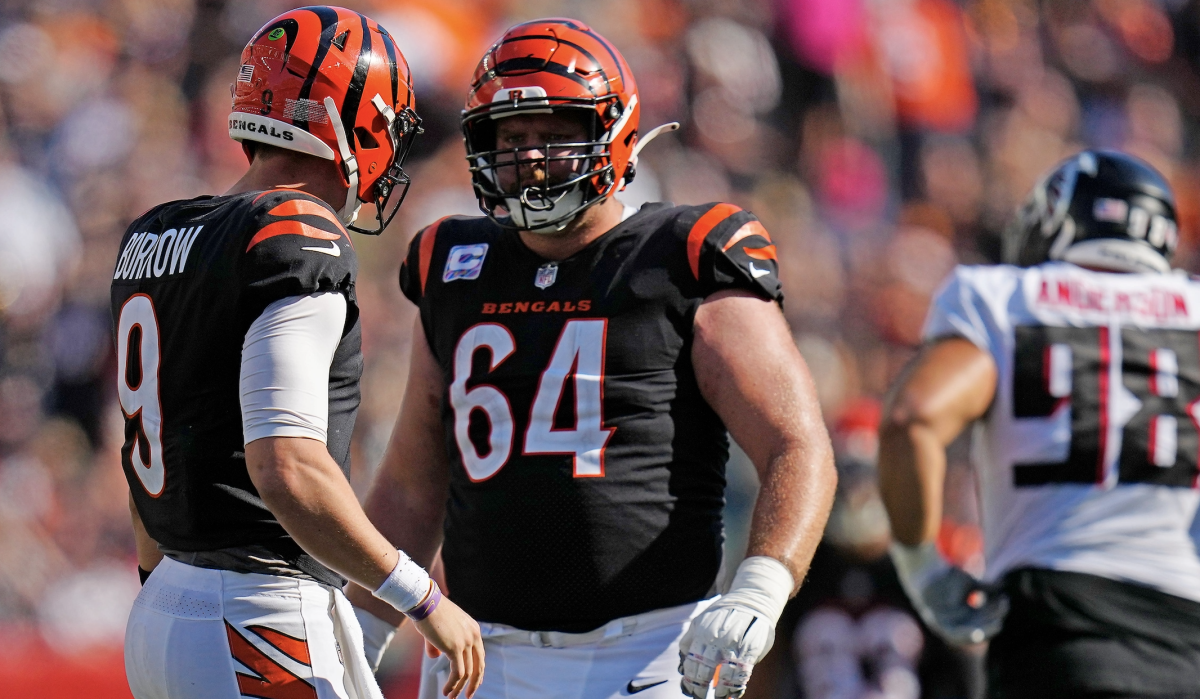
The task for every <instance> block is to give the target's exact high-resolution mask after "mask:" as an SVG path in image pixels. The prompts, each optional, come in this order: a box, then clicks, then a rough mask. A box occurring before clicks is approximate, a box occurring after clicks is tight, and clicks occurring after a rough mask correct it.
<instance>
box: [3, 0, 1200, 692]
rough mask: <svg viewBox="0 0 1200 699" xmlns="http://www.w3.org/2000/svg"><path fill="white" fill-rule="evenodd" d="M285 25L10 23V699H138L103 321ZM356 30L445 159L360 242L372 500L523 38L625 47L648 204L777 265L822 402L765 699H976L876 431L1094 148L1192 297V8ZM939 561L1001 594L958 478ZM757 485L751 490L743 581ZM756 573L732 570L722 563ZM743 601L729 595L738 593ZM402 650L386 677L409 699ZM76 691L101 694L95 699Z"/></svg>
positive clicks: (1035, 6) (201, 18) (952, 5)
mask: <svg viewBox="0 0 1200 699" xmlns="http://www.w3.org/2000/svg"><path fill="white" fill-rule="evenodd" d="M298 4H299V3H288V2H282V1H280V0H237V1H236V2H235V1H233V0H32V1H31V0H25V1H22V0H8V1H7V2H5V3H3V4H2V5H0V646H2V647H4V648H5V649H6V653H5V654H4V655H5V657H4V658H0V695H3V696H5V697H24V696H38V697H53V696H80V695H81V694H84V693H86V694H87V695H88V696H92V697H107V696H112V697H127V696H128V690H127V689H125V687H124V681H123V668H122V665H121V655H120V644H121V639H122V635H123V631H124V625H125V618H126V614H127V612H128V609H129V606H130V604H131V602H132V599H133V597H134V596H135V595H136V594H137V590H138V580H137V576H136V574H135V569H134V566H135V559H134V556H133V543H132V535H131V531H130V525H129V515H128V511H127V500H126V497H127V496H126V492H127V491H126V485H125V481H124V478H123V476H122V474H121V469H120V464H119V456H118V445H119V443H120V441H121V416H120V412H119V409H118V407H117V404H116V399H115V390H114V385H115V384H114V382H113V377H114V376H115V371H116V369H115V361H114V356H113V355H114V353H113V345H112V335H111V319H110V312H109V305H108V285H109V281H110V279H111V274H112V269H113V264H114V260H115V257H116V253H117V243H118V240H119V238H120V237H121V234H122V232H123V231H124V229H125V226H126V225H127V224H128V223H129V222H130V221H131V220H132V219H133V218H135V217H136V216H137V215H138V214H140V213H141V212H142V211H144V210H146V209H147V208H149V207H151V206H153V205H155V204H157V203H160V202H162V201H165V200H170V199H180V198H188V197H192V196H195V195H199V194H219V193H221V192H223V191H224V190H225V189H227V188H228V187H229V186H230V185H231V184H232V183H233V182H234V181H235V180H236V179H237V178H238V177H239V176H240V174H241V173H242V171H243V169H244V167H245V160H244V157H243V155H242V152H241V150H240V148H239V147H238V146H237V144H235V143H234V142H233V141H231V140H230V139H229V137H228V135H227V131H226V116H227V114H228V113H229V111H230V84H231V83H232V82H233V79H234V76H235V74H236V72H237V66H238V55H239V53H240V50H241V48H242V46H243V45H244V44H245V42H246V41H247V40H248V39H249V37H250V36H251V35H252V33H253V32H254V31H255V30H256V29H258V28H259V27H260V26H261V25H262V24H263V23H265V22H266V21H267V20H268V19H270V18H271V17H273V16H274V15H276V14H278V13H280V12H282V11H284V10H286V9H289V8H291V7H293V6H296V5H298ZM344 4H346V5H348V6H350V7H353V8H354V9H358V10H360V11H363V12H366V13H367V14H370V15H371V16H372V17H374V18H376V19H377V20H379V21H380V23H381V24H383V25H384V26H385V27H386V28H387V29H388V30H389V31H390V32H391V33H392V34H393V35H394V36H395V37H396V39H397V41H398V43H399V44H400V46H401V48H402V50H403V51H404V53H405V55H406V56H407V58H408V60H409V62H410V64H411V66H412V69H413V75H414V77H415V83H416V93H417V109H418V111H419V113H420V114H421V116H422V117H423V119H424V121H425V129H426V133H425V135H424V136H423V137H422V138H421V139H420V140H419V141H418V144H417V146H416V148H415V151H414V153H413V155H412V157H411V158H410V160H409V163H408V170H409V171H410V172H411V173H412V175H413V180H414V184H413V187H412V190H411V192H410V194H409V196H408V200H407V202H406V203H405V205H404V207H403V209H401V214H400V216H398V217H397V219H396V221H395V222H394V223H393V225H392V226H391V228H390V229H389V230H388V232H387V234H386V235H384V236H383V237H381V238H379V239H373V240H364V239H362V238H359V239H358V241H356V244H358V246H359V248H358V249H359V254H360V260H361V263H362V273H361V276H360V281H359V286H358V295H359V301H360V305H361V307H362V309H363V321H364V322H363V326H364V353H365V355H366V375H365V376H364V381H363V398H364V402H363V406H362V410H361V412H360V413H359V418H358V427H357V432H356V435H355V443H354V454H353V456H354V460H353V469H354V477H353V481H354V485H355V487H356V489H357V490H358V491H359V492H360V493H362V492H363V491H364V489H365V487H366V484H367V483H368V482H369V479H370V474H371V471H372V469H373V467H374V466H375V465H376V464H377V463H378V460H379V458H380V456H381V453H382V450H383V446H384V444H385V442H386V440H387V437H388V434H389V432H390V429H391V425H392V421H393V419H394V417H395V414H396V412H397V410H398V406H399V401H400V397H401V395H402V392H403V390H404V377H405V374H406V365H407V361H408V360H407V357H408V352H409V347H408V346H409V330H410V328H411V324H412V319H413V315H414V311H413V308H412V306H411V305H410V304H408V303H407V302H406V301H405V300H404V299H403V298H402V297H401V295H400V293H399V290H398V288H397V270H398V268H399V264H400V260H401V258H402V256H403V252H404V250H405V249H406V245H407V242H408V240H409V238H410V237H411V236H412V234H413V233H414V232H415V231H416V230H418V228H419V227H421V226H423V225H425V224H427V223H429V222H431V221H433V220H435V219H436V218H438V217H441V216H443V215H446V214H451V213H463V214H471V213H473V212H476V211H477V209H476V204H475V201H474V198H473V195H472V193H471V188H470V182H469V178H468V175H467V170H466V167H465V165H466V163H465V161H464V158H463V155H464V152H463V147H462V141H461V134H460V131H459V127H458V115H459V110H460V107H461V104H462V101H463V99H464V96H465V91H466V86H467V81H468V78H469V77H470V74H471V71H472V70H473V68H474V66H475V63H476V61H477V60H478V58H479V57H480V56H481V55H482V53H483V51H484V50H485V49H486V47H487V46H488V45H489V43H490V42H491V41H492V40H494V39H495V38H496V37H498V36H499V35H500V34H501V32H502V31H503V30H504V28H505V27H507V26H509V25H511V24H514V23H516V22H519V21H523V20H527V19H532V18H535V17H539V16H570V17H574V18H577V19H581V20H583V21H585V22H587V23H589V24H590V25H591V26H592V27H593V28H595V29H597V30H598V31H599V32H601V33H602V34H603V35H605V36H606V37H608V38H609V39H610V40H611V41H613V42H614V43H615V44H616V45H617V46H618V47H619V48H620V49H621V51H622V52H623V53H624V54H625V56H626V58H627V59H628V60H629V63H630V64H631V65H632V67H633V70H634V73H635V75H636V77H637V80H638V84H639V87H640V90H641V99H642V105H643V111H642V131H643V132H645V131H648V130H649V129H650V128H652V127H653V126H656V125H657V124H660V123H663V122H666V121H679V122H681V123H682V124H683V128H682V129H681V130H680V131H678V132H676V133H675V134H671V135H668V136H664V137H662V138H660V139H659V140H657V141H656V142H655V143H654V144H653V145H652V146H650V147H649V148H647V149H646V151H644V154H643V156H642V166H641V167H639V170H638V177H637V180H636V181H635V182H634V183H633V185H632V186H631V187H630V188H629V190H628V191H626V192H625V193H624V194H623V195H622V196H623V198H624V199H625V200H626V201H627V203H630V204H633V205H637V204H640V203H641V202H643V201H649V200H659V199H665V200H669V201H673V202H676V203H679V204H699V203H703V202H709V201H714V200H725V201H730V202H733V203H736V204H738V205H739V206H742V207H744V208H747V209H749V210H751V211H754V212H755V213H756V214H757V215H758V216H759V217H760V218H761V219H762V221H763V222H764V223H765V225H766V226H767V228H768V229H769V230H770V231H771V234H772V236H773V237H774V239H775V242H776V243H777V245H778V251H779V255H780V265H781V268H782V273H781V276H782V277H783V282H784V288H785V291H786V295H787V298H786V304H785V312H786V314H787V317H788V319H789V320H790V322H791V324H792V327H793V329H794V331H795V336H796V340H797V342H798V344H799V346H800V348H801V351H802V352H803V354H804V356H805V358H806V359H807V360H808V362H809V364H810V365H811V367H812V369H813V374H814V376H815V377H816V379H817V382H818V388H819V391H820V397H821V402H822V407H823V408H824V411H825V415H826V416H827V418H828V421H829V425H830V428H831V430H832V432H833V434H834V437H835V442H836V445H837V449H838V462H839V464H838V465H839V470H840V472H841V476H842V478H841V485H840V486H839V494H838V504H837V506H836V509H835V512H834V515H833V518H832V519H831V522H830V526H829V529H828V531H827V533H826V539H825V544H824V545H823V546H822V548H821V550H820V551H819V552H818V557H817V560H816V562H815V563H814V567H813V572H812V574H811V579H810V581H809V583H808V584H807V585H806V586H805V588H804V589H803V591H802V592H801V594H800V596H799V597H798V598H797V600H796V601H795V602H794V603H793V604H792V605H791V606H790V608H789V610H788V612H787V613H786V614H785V617H784V619H783V620H782V622H781V625H780V630H779V634H778V640H777V642H776V646H775V650H774V651H773V653H772V654H771V655H770V656H769V659H768V661H767V662H766V663H764V664H763V666H762V667H760V668H759V669H758V670H757V671H756V677H757V679H755V680H754V681H753V682H752V683H751V692H752V695H753V696H754V697H780V698H784V697H787V698H793V697H807V698H808V699H863V698H866V697H872V698H878V699H883V698H887V699H916V697H918V696H925V697H946V698H950V697H963V698H967V697H976V696H978V695H979V691H980V684H979V675H978V659H979V653H980V651H979V649H973V650H968V651H967V652H951V651H949V650H948V649H946V648H945V647H944V646H942V645H940V644H939V643H938V642H937V641H936V640H935V639H933V638H930V637H928V636H927V635H925V634H924V633H923V632H922V630H921V628H920V627H919V626H918V624H917V623H916V622H915V621H914V619H913V617H912V615H911V612H910V611H909V610H907V608H906V604H905V602H904V600H903V596H902V594H901V593H900V591H899V589H898V586H897V584H896V582H895V578H894V573H892V571H891V570H890V567H889V565H888V563H887V560H886V556H884V555H883V554H884V551H885V548H886V545H887V542H888V529H887V519H886V516H885V514H884V513H883V510H882V507H881V505H880V503H879V499H878V494H877V492H876V490H875V484H874V457H875V444H876V439H875V427H876V424H877V422H878V414H879V406H878V399H879V398H880V396H881V395H882V394H883V392H884V391H885V389H886V387H887V385H888V382H889V381H890V379H891V378H892V377H894V376H895V374H896V373H897V371H898V369H899V368H900V367H901V366H902V365H903V364H904V363H905V362H906V361H907V360H908V359H909V357H910V356H911V355H912V354H913V352H914V348H915V345H916V344H917V343H918V341H919V336H920V328H921V324H922V320H923V317H924V314H925V312H926V308H927V305H928V302H929V298H930V295H931V294H932V293H933V292H934V291H935V289H936V287H937V285H938V284H939V282H940V281H941V279H943V277H944V276H945V275H946V274H947V272H949V270H950V269H951V267H952V266H953V265H955V264H956V263H978V262H987V261H994V260H995V259H996V257H997V253H998V249H999V243H998V240H999V239H998V236H999V232H1000V231H1001V229H1002V228H1003V226H1004V224H1005V223H1006V221H1007V219H1008V218H1009V216H1010V213H1011V212H1012V210H1013V208H1014V206H1015V205H1016V203H1017V202H1018V201H1019V199H1020V198H1022V197H1023V196H1024V193H1025V192H1026V191H1027V189H1028V188H1029V187H1030V186H1031V185H1032V184H1033V183H1034V181H1035V179H1036V177H1037V176H1038V175H1039V174H1040V173H1041V172H1043V171H1044V170H1045V169H1046V168H1048V167H1050V166H1051V165H1053V164H1054V163H1055V162H1056V161H1057V160H1059V159H1060V158H1061V157H1064V156H1065V155H1067V154H1069V153H1070V152H1072V151H1074V150H1076V149H1078V148H1080V147H1083V146H1085V145H1087V146H1104V147H1114V148H1122V149H1125V150H1127V151H1130V152H1132V153H1135V154H1137V155H1139V156H1141V157H1143V158H1145V159H1146V160H1148V161H1149V162H1151V163H1152V164H1154V165H1155V166H1156V167H1158V168H1159V169H1160V170H1161V171H1162V172H1163V173H1164V174H1166V176H1167V177H1168V178H1169V179H1170V180H1171V181H1172V183H1173V184H1174V185H1175V187H1176V192H1177V194H1178V198H1179V211H1180V214H1181V221H1180V224H1181V225H1180V230H1181V234H1182V243H1181V248H1180V251H1179V254H1178V257H1177V263H1178V266H1181V267H1185V268H1194V267H1195V264H1196V262H1197V256H1198V255H1200V246H1198V241H1197V232H1198V231H1200V227H1198V226H1197V223H1198V221H1197V217H1198V216H1200V206H1198V204H1200V151H1198V150H1197V145H1198V144H1197V140H1196V138H1195V137H1196V135H1197V133H1196V131H1197V124H1198V123H1200V122H1198V121H1197V117H1198V116H1200V72H1198V69H1197V65H1198V64H1197V58H1200V56H1198V55H1197V54H1200V3H1198V2H1195V1H1192V0H1090V1H1085V0H1044V1H1039V0H376V1H374V2H345V3H344ZM952 452H953V453H952V459H951V468H950V474H949V488H948V494H947V509H946V521H945V523H944V526H943V529H942V537H941V539H940V544H941V546H942V549H943V551H944V552H945V553H946V554H947V555H948V556H950V557H951V558H952V559H954V560H956V561H958V562H960V563H961V564H963V565H965V566H967V567H968V568H973V567H974V568H978V567H979V566H980V564H981V560H980V553H979V551H980V545H979V533H978V529H977V528H976V527H975V525H974V522H975V520H976V513H975V502H974V484H973V481H972V476H971V472H970V469H969V468H968V467H967V465H966V459H965V448H964V447H963V445H956V447H955V448H954V449H953V450H952ZM755 487H756V484H755V482H754V477H753V473H752V470H751V469H750V468H749V467H748V466H747V464H746V463H745V461H744V458H743V459H741V460H738V461H736V462H735V463H734V464H733V465H731V471H730V488H729V498H728V499H729V533H730V543H729V550H730V557H731V558H733V559H736V557H737V556H739V555H740V553H741V549H740V548H739V547H741V546H743V544H742V543H740V542H742V541H744V537H745V528H746V520H747V517H748V513H749V508H750V507H751V505H752V502H753V497H754V492H755V491H754V489H755ZM732 562H736V561H732ZM730 568H731V569H732V566H730ZM417 648H418V646H417V645H416V644H415V643H414V639H413V638H412V636H411V635H404V634H402V636H401V638H400V640H399V641H398V642H397V644H396V647H395V648H394V650H393V651H392V652H391V653H390V654H389V656H388V659H387V664H386V666H385V668H384V672H383V674H382V675H381V677H382V679H383V680H384V684H385V685H386V691H387V694H388V696H389V697H392V698H398V697H409V696H414V695H415V682H416V679H415V675H414V671H415V669H416V666H415V663H416V657H417V653H418V650H417ZM84 688H86V689H87V691H86V692H82V691H81V690H82V689H84Z"/></svg>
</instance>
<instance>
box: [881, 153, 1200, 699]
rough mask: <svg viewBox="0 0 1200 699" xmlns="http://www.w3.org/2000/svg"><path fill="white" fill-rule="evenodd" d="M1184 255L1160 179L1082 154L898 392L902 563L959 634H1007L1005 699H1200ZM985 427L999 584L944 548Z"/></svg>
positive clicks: (939, 304) (1199, 289)
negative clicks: (940, 532)
mask: <svg viewBox="0 0 1200 699" xmlns="http://www.w3.org/2000/svg"><path fill="white" fill-rule="evenodd" d="M1177 241H1178V235H1177V231H1176V224H1175V204H1174V197H1173V195H1172V193H1171V191H1170V188H1169V186H1168V184H1167V182H1166V181H1165V180H1164V179H1163V177H1162V176H1161V175H1159V174H1158V173H1157V172H1156V171H1154V169H1153V168H1151V167H1150V166H1149V165H1147V164H1146V163H1144V162H1142V161H1140V160H1137V159H1136V158H1133V157H1130V156H1128V155H1124V154H1122V153H1117V152H1112V151H1084V152H1082V153H1079V154H1078V155H1075V156H1073V157H1071V158H1069V159H1068V160H1066V161H1065V162H1063V163H1061V164H1060V165H1059V166H1058V167H1056V168H1055V169H1054V170H1053V171H1052V172H1051V173H1050V174H1049V175H1048V176H1047V177H1046V178H1045V179H1044V180H1043V181H1042V182H1041V183H1039V184H1038V185H1037V186H1036V187H1035V188H1034V190H1033V192H1032V193H1031V194H1030V196H1029V198H1028V199H1027V201H1026V204H1025V206H1024V208H1023V209H1022V211H1021V213H1020V215H1019V217H1018V220H1017V221H1016V222H1015V224H1014V225H1013V226H1012V227H1010V229H1009V230H1008V231H1007V232H1006V234H1005V240H1004V241H1003V242H1004V258H1005V261H1006V262H1007V263H1008V264H1005V265H995V266H978V267H966V266H964V267H959V268H958V269H957V270H956V271H955V273H954V275H953V277H952V278H951V279H950V280H949V282H947V284H946V285H945V287H943V289H942V291H941V292H940V293H939V294H938V296H937V298H936V299H935V300H934V303H933V307H932V309H931V311H930V315H929V319H928V321H927V324H926V328H925V336H926V338H927V344H926V346H925V348H924V349H923V350H922V352H921V353H920V354H919V355H918V356H917V358H916V359H915V360H914V361H913V363H912V364H911V365H910V366H909V367H908V368H906V370H905V372H904V373H903V375H902V376H901V378H900V379H899V381H898V383H897V385H896V386H895V387H894V388H893V391H892V394H891V397H890V401H889V405H888V408H887V410H886V411H885V422H884V426H883V429H882V431H881V442H880V450H879V454H880V458H879V474H880V480H881V486H882V491H883V495H884V501H885V503H886V505H887V508H888V512H889V514H890V516H891V521H892V530H893V532H894V533H895V537H896V539H897V541H898V543H897V544H896V545H894V546H893V558H894V559H895V560H896V563H897V568H898V570H899V572H900V574H901V579H902V581H904V582H905V585H906V589H907V590H908V592H909V594H910V596H911V597H912V598H913V601H914V604H915V605H916V606H917V607H918V609H920V610H921V611H922V615H923V616H924V617H925V619H926V620H927V621H928V622H930V624H931V626H933V627H935V629H937V630H939V631H941V633H942V634H943V635H945V636H947V637H948V638H950V639H952V640H958V641H978V640H981V639H983V638H985V637H986V636H988V635H990V634H992V633H995V632H996V631H997V630H998V631H999V634H998V635H996V636H995V638H993V639H992V641H991V645H990V647H989V650H988V659H987V664H988V677H989V693H990V696H991V697H993V699H1012V698H1015V697H1021V698H1024V697H1040V698H1045V699H1057V698H1059V697H1062V698H1067V697H1070V698H1077V697H1110V698H1117V697H1159V698H1164V697H1172V698H1173V699H1181V698H1193V697H1200V560H1198V559H1197V554H1196V549H1195V547H1194V546H1193V545H1192V542H1191V540H1190V538H1189V536H1188V528H1189V526H1190V525H1191V522H1192V518H1193V516H1194V515H1195V513H1196V506H1197V498H1198V494H1197V490H1196V486H1197V473H1198V472H1197V450H1198V449H1200V439H1198V435H1197V424H1198V423H1197V420H1198V419H1200V333H1198V332H1197V330H1198V329H1200V283H1197V282H1195V281H1193V280H1191V279H1189V278H1188V277H1187V276H1186V275H1184V274H1182V273H1180V272H1173V271H1172V270H1171V268H1170V264H1169V261H1170V258H1171V255H1172V253H1174V251H1175V247H1176V244H1177ZM971 423H974V424H975V433H974V437H975V439H974V461H975V465H976V468H977V472H978V478H979V484H980V492H981V506H982V519H983V530H984V539H985V544H986V558H987V572H986V575H985V577H984V581H985V582H983V583H980V582H978V581H974V580H973V579H971V578H970V576H968V575H967V574H966V573H963V572H962V571H961V570H958V569H951V568H949V567H948V565H947V564H946V563H945V562H944V561H942V559H941V558H940V557H939V556H938V554H937V552H936V550H935V548H934V545H933V543H932V542H933V538H934V535H935V533H936V532H937V528H938V524H939V522H940V520H941V503H942V478H943V474H944V472H945V452H944V448H945V446H946V445H948V444H949V443H950V442H951V441H953V439H954V438H955V437H956V436H957V435H958V434H959V433H960V432H961V431H962V430H963V429H964V428H965V427H966V426H967V425H969V424H971ZM1001 590H1002V591H1003V594H997V593H999V592H1000V591H1001ZM968 600H969V601H970V602H971V604H968V603H967V602H968ZM1006 609H1007V616H1006V617H1005V616H1004V613H1005V610H1006Z"/></svg>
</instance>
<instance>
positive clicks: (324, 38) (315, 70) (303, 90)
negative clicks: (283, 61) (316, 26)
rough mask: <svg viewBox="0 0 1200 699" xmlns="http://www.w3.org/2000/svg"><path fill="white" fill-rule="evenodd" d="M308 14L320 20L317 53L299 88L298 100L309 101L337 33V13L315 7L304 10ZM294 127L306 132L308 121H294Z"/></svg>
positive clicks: (327, 8) (329, 9)
mask: <svg viewBox="0 0 1200 699" xmlns="http://www.w3.org/2000/svg"><path fill="white" fill-rule="evenodd" d="M305 9H307V10H308V11H309V12H312V13H313V14H315V15H316V16H317V17H318V18H319V19H320V20H321V38H320V41H319V42H318V43H317V53H316V55H315V56H313V61H312V67H311V68H309V70H308V77H306V78H304V85H303V86H301V87H300V94H299V96H298V98H299V99H302V100H305V99H309V95H310V94H311V93H312V86H313V83H314V82H316V80H317V75H318V74H319V73H320V72H321V64H322V63H324V62H325V55H326V54H328V53H329V45H330V44H332V43H333V35H334V33H336V31H337V25H338V13H337V10H335V9H333V8H331V7H324V6H320V5H318V6H316V7H308V8H305ZM295 123H296V126H298V127H300V128H302V129H304V130H305V131H307V130H308V120H307V119H305V120H300V119H297V120H296V122H295Z"/></svg>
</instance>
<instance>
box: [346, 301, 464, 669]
mask: <svg viewBox="0 0 1200 699" xmlns="http://www.w3.org/2000/svg"><path fill="white" fill-rule="evenodd" d="M444 390H445V389H444V386H443V381H442V375H441V371H440V369H439V368H438V366H437V361H436V360H435V359H434V357H433V352H432V351H431V350H430V348H429V342H428V341H427V339H426V337H425V330H424V328H423V327H422V325H421V322H420V320H419V319H418V320H417V321H415V322H414V328H413V344H412V354H411V358H410V361H409V373H408V383H407V385H406V387H405V390H404V400H403V401H402V402H401V405H400V414H399V416H397V418H396V425H395V428H394V429H393V430H392V437H391V440H390V442H389V444H388V448H387V451H386V452H385V453H384V456H383V461H382V463H381V464H380V467H379V470H378V471H377V472H376V474H375V481H374V483H373V484H372V486H371V491H370V493H368V495H367V500H366V503H365V504H364V509H365V511H366V513H367V515H368V516H369V517H370V518H371V521H372V522H373V523H374V524H375V526H376V527H378V528H379V531H380V532H382V533H383V535H384V536H386V537H387V538H388V540H389V541H390V542H392V544H393V545H395V546H397V547H399V548H401V549H403V550H404V551H406V552H408V553H409V555H411V556H412V557H413V560H415V561H417V562H418V563H419V564H420V565H422V566H425V567H426V568H428V567H430V566H431V565H432V564H433V561H434V559H435V557H436V556H437V551H438V547H439V546H440V545H441V541H442V521H443V519H444V518H445V514H446V508H445V504H444V503H445V501H446V496H447V493H448V491H449V487H450V486H449V477H448V473H449V465H448V463H447V457H446V447H445V443H444V442H443V441H442V440H441V429H442V427H441V421H440V419H439V417H438V416H439V414H440V411H441V400H442V398H441V397H442V394H443V393H444ZM347 596H348V597H349V598H350V601H351V602H353V603H354V606H355V609H356V612H357V613H358V616H359V623H360V624H361V625H362V627H363V636H364V642H365V645H366V648H367V657H368V659H369V660H370V661H371V662H372V663H373V664H375V665H378V663H379V661H380V659H381V658H382V656H383V653H384V651H385V650H386V649H387V646H388V644H389V643H390V642H391V638H392V635H393V633H394V632H395V630H396V628H397V627H398V626H399V625H400V624H401V623H403V621H404V615H402V614H399V613H397V612H396V610H395V609H393V608H392V607H391V606H390V605H387V604H385V603H383V602H382V601H380V600H379V599H377V598H376V597H374V596H373V595H372V594H371V593H370V592H369V591H368V590H367V589H365V588H363V587H360V586H357V585H351V586H350V588H349V590H348V592H347ZM435 648H436V646H435ZM427 650H428V649H427ZM437 650H438V651H440V649H437ZM478 660H479V663H480V665H481V666H482V663H483V655H482V651H480V654H479V656H478Z"/></svg>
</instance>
